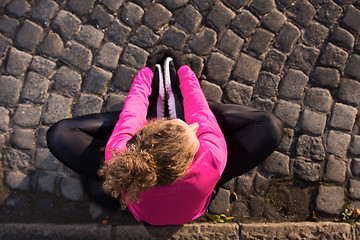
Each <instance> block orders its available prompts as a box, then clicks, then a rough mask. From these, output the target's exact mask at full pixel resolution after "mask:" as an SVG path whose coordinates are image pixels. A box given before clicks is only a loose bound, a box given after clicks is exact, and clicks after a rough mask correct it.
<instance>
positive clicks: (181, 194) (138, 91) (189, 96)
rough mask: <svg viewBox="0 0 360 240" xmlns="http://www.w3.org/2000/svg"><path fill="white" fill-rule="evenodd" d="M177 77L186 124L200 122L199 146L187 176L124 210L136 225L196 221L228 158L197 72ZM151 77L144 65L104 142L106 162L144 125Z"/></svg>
mask: <svg viewBox="0 0 360 240" xmlns="http://www.w3.org/2000/svg"><path fill="white" fill-rule="evenodd" d="M178 75H179V79H180V89H181V93H182V95H183V97H184V102H183V104H184V112H185V120H186V122H187V123H188V124H191V123H195V122H197V123H198V124H199V129H198V131H197V137H198V139H199V142H200V148H199V150H198V152H197V153H196V155H195V157H194V159H193V161H192V163H191V167H190V168H189V170H188V172H187V173H186V174H185V176H183V177H182V178H181V179H180V180H178V181H176V182H175V183H173V184H170V185H166V186H156V187H153V188H152V189H150V190H147V191H144V192H143V193H142V195H141V199H140V201H139V202H134V203H132V204H131V205H129V206H128V208H129V210H130V211H131V212H132V214H133V215H134V217H135V218H136V219H137V220H138V221H145V222H147V223H150V224H153V225H178V224H184V223H187V222H189V221H191V220H194V219H196V218H198V217H200V216H201V215H202V214H203V213H204V212H205V210H206V209H207V207H208V205H209V201H210V199H211V194H212V190H213V188H214V187H215V185H216V183H217V181H218V180H219V179H220V176H221V174H222V172H223V171H224V168H225V165H226V159H227V148H226V142H225V139H224V135H223V133H222V132H221V129H220V127H219V125H218V123H217V121H216V118H215V116H214V114H213V113H212V112H211V110H210V108H209V105H208V103H207V100H206V98H205V96H204V93H203V92H202V90H201V88H200V84H199V81H198V79H197V78H196V75H195V73H194V72H193V71H192V70H191V69H190V67H188V66H186V65H184V66H182V67H181V68H179V70H178ZM152 79H153V73H152V71H151V70H150V69H149V68H147V67H145V68H143V69H141V70H140V71H139V72H138V74H137V75H136V76H135V78H134V82H133V84H132V86H131V89H130V92H129V94H128V96H127V98H126V100H125V104H124V108H123V110H122V112H121V114H120V117H119V120H118V122H117V124H116V126H115V128H114V131H113V133H112V135H111V136H110V138H109V140H108V142H107V146H106V151H105V159H106V161H109V160H110V159H111V151H110V149H113V151H114V150H115V151H124V150H125V149H126V143H127V142H128V141H129V140H130V139H131V138H132V137H133V136H134V134H135V133H136V132H137V131H139V130H140V129H141V128H142V127H143V126H144V125H145V124H146V122H147V120H146V116H147V109H148V105H149V101H148V97H149V96H150V94H151V82H152Z"/></svg>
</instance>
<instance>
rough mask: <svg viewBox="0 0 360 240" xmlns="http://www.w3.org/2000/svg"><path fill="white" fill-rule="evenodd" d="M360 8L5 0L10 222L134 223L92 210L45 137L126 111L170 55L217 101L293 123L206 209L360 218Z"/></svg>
mask: <svg viewBox="0 0 360 240" xmlns="http://www.w3.org/2000/svg"><path fill="white" fill-rule="evenodd" d="M359 9H360V1H359V0H357V1H355V0H309V1H308V0H294V1H292V0H277V1H274V0H252V1H251V0H250V1H249V0H222V1H220V0H163V1H158V0H157V1H151V0H133V1H124V0H0V66H1V68H0V86H1V87H0V105H1V106H0V146H1V148H2V150H1V162H0V222H3V223H4V222H24V223H26V222H47V223H69V222H74V223H84V222H87V223H88V222H90V223H99V222H100V220H104V219H105V217H106V216H110V221H112V222H120V223H134V222H135V220H134V219H133V218H132V216H131V214H129V213H128V212H117V211H114V210H113V209H108V208H105V207H103V206H100V205H99V204H97V203H95V202H94V201H92V200H90V198H89V196H88V194H87V191H85V190H84V186H83V183H82V180H81V178H80V177H79V176H78V175H77V174H75V173H74V172H72V171H71V170H69V169H67V168H66V167H65V166H63V165H62V164H60V163H59V162H58V161H57V160H56V159H55V158H54V157H53V156H52V155H51V154H50V153H49V151H48V149H47V146H46V140H45V134H46V131H47V129H48V128H49V126H51V124H53V123H55V122H57V121H58V120H61V119H64V118H69V117H71V116H73V117H75V116H81V115H84V114H89V113H97V112H106V111H115V110H119V109H121V108H122V105H123V103H124V100H125V98H126V94H127V91H128V90H129V88H130V86H131V83H132V79H133V77H134V75H135V74H136V73H137V71H138V70H139V69H141V68H142V67H144V66H145V63H146V61H147V58H148V56H149V54H150V53H151V52H152V51H153V50H154V49H156V48H162V47H166V48H173V49H176V50H179V51H181V52H183V53H184V56H185V61H186V63H187V64H189V65H190V66H191V67H192V68H193V70H194V71H195V72H196V74H197V75H198V77H199V79H200V80H201V86H202V88H203V90H204V92H205V95H206V96H207V98H208V99H210V100H212V101H217V102H219V101H222V102H230V103H235V104H241V105H248V106H252V107H255V108H258V109H265V110H267V111H270V112H273V113H274V114H276V115H277V116H279V117H280V118H281V119H282V120H283V122H284V124H285V136H284V138H283V141H282V143H281V145H280V147H279V148H278V149H277V151H275V152H274V154H272V155H271V156H270V157H269V158H268V159H267V160H266V161H265V162H264V163H263V164H262V165H261V166H259V167H258V168H257V169H255V170H253V171H251V172H249V173H248V174H246V175H244V176H240V177H238V178H237V179H233V180H232V181H230V182H228V183H226V184H225V185H224V186H223V187H222V188H220V190H219V192H218V194H217V195H216V197H215V198H214V199H213V201H212V202H211V204H210V207H209V211H210V212H212V213H215V214H220V213H225V214H227V215H231V216H234V217H235V220H234V221H241V222H262V221H276V222H278V221H304V220H309V219H313V217H314V215H315V217H317V219H325V220H329V219H331V218H332V217H336V216H337V215H338V214H339V213H340V211H341V210H342V208H343V207H344V205H345V204H349V205H353V206H355V207H358V208H360V131H359V124H360V122H359V121H360V120H359V113H358V112H359V104H360V41H359V33H360V10H359ZM200 220H204V219H200Z"/></svg>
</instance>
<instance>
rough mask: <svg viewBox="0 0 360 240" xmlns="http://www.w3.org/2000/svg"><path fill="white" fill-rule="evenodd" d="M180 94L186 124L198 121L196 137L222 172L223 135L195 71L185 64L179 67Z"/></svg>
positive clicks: (224, 154) (223, 166) (225, 156)
mask: <svg viewBox="0 0 360 240" xmlns="http://www.w3.org/2000/svg"><path fill="white" fill-rule="evenodd" d="M178 75H179V79H180V89H181V94H182V95H183V98H184V102H183V104H184V114H185V121H186V122H187V123H188V124H192V123H195V122H196V123H198V124H199V129H198V131H197V137H198V139H199V141H200V144H201V145H202V146H203V147H204V148H205V149H210V150H211V151H212V152H213V153H214V156H216V157H215V159H213V161H215V164H216V167H217V168H218V169H219V170H220V172H221V173H222V172H223V170H224V168H225V165H226V159H227V147H226V142H225V138H224V135H223V133H222V131H221V129H220V127H219V124H218V123H217V121H216V118H215V116H214V114H213V113H212V111H211V110H210V107H209V104H208V102H207V100H206V98H205V95H204V93H203V91H202V89H201V87H200V83H199V80H198V79H197V77H196V75H195V73H194V72H193V71H192V70H191V68H190V67H189V66H187V65H184V66H182V67H180V68H179V70H178Z"/></svg>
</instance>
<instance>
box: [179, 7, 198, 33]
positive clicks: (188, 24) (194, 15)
mask: <svg viewBox="0 0 360 240" xmlns="http://www.w3.org/2000/svg"><path fill="white" fill-rule="evenodd" d="M201 19H202V16H201V14H200V13H199V12H198V11H197V10H196V9H195V8H194V7H193V6H192V5H190V4H188V5H187V6H186V7H185V8H184V10H182V12H181V13H180V14H179V15H178V16H177V18H176V22H177V23H179V24H180V25H181V26H183V27H184V28H185V29H186V30H188V31H189V32H193V31H194V30H195V29H197V28H198V27H199V25H200V23H201Z"/></svg>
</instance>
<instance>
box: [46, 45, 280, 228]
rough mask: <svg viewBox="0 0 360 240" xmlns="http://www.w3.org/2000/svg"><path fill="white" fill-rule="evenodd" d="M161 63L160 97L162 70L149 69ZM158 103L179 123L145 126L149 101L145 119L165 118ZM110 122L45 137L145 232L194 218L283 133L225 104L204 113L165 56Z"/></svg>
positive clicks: (99, 120) (90, 122)
mask: <svg viewBox="0 0 360 240" xmlns="http://www.w3.org/2000/svg"><path fill="white" fill-rule="evenodd" d="M166 57H171V58H172V59H174V61H173V63H174V66H175V69H176V71H177V76H178V78H176V77H174V75H172V77H170V79H171V81H172V83H169V81H168V80H167V79H169V78H167V79H165V86H164V88H165V89H166V91H165V94H164V93H163V92H162V89H164V88H163V87H162V83H163V81H161V80H162V78H161V75H162V74H161V72H162V70H161V67H159V66H157V67H155V65H156V63H159V62H161V60H160V59H164V58H166ZM165 66H167V65H165ZM154 72H155V76H156V77H155V78H154ZM165 75H169V71H165ZM153 78H154V80H153ZM158 79H159V80H160V81H158ZM177 81H179V84H174V83H177ZM176 85H177V88H179V87H180V88H179V89H180V90H178V89H176ZM152 88H153V89H152ZM152 90H153V92H152ZM180 92H181V94H180V95H179V93H180ZM154 94H155V99H156V102H154V101H153V99H154ZM169 95H170V96H172V97H169ZM164 98H167V99H168V103H169V109H168V110H169V112H174V106H176V107H175V108H176V112H178V113H179V114H178V115H179V116H180V117H181V116H182V114H181V110H182V109H183V116H184V120H185V121H183V120H181V119H161V120H151V121H148V120H147V115H148V108H149V99H150V100H152V101H151V103H150V109H149V112H156V117H162V116H161V115H162V113H164V115H166V113H167V111H166V110H165V111H162V110H159V108H161V103H162V102H163V100H164ZM182 98H183V99H182ZM171 99H172V100H171ZM174 99H175V105H173V107H171V106H170V105H171V104H174V101H173V100H174ZM165 102H166V101H165ZM181 103H182V104H181ZM155 105H156V111H154V109H152V108H153V107H154V106H155ZM179 105H180V107H179ZM159 114H160V116H159ZM116 115H117V114H114V113H104V114H94V115H88V116H82V117H78V118H75V119H67V120H62V121H60V122H59V123H56V124H55V125H54V126H52V127H51V128H50V129H49V131H48V135H47V136H48V146H49V149H50V150H51V151H52V153H53V154H54V155H55V156H56V157H57V158H58V159H59V160H60V161H62V162H63V163H64V164H65V165H67V166H68V167H70V168H71V169H73V170H74V171H76V172H78V173H80V174H82V175H85V176H87V177H91V178H98V175H97V173H98V174H99V175H101V176H102V177H103V178H104V179H105V180H104V184H103V189H104V191H105V192H107V193H111V194H112V196H113V197H115V198H119V200H120V202H121V203H122V205H123V206H127V208H128V209H129V210H130V211H131V212H132V214H133V215H134V217H135V218H136V219H137V220H138V221H144V222H147V223H150V224H153V225H174V224H184V223H187V222H189V221H191V220H194V219H196V218H198V217H200V216H201V215H202V214H203V213H204V212H205V210H206V208H207V207H208V204H209V202H210V199H211V196H212V192H213V189H214V188H215V186H216V185H217V184H218V185H222V184H223V183H225V182H226V181H228V180H230V179H231V178H234V177H236V176H239V175H241V174H243V173H245V172H247V171H249V170H250V169H252V168H254V167H255V166H257V165H258V164H259V163H261V162H262V161H263V160H264V159H266V157H267V156H269V155H270V154H271V153H272V152H273V151H274V149H275V148H276V147H277V146H278V145H279V143H280V141H281V138H282V134H283V125H282V123H281V121H280V120H279V119H278V118H277V117H275V116H274V115H272V114H270V113H267V112H264V111H258V110H254V109H250V108H247V107H244V106H238V105H232V104H221V103H210V106H209V104H208V102H207V101H206V98H205V96H204V94H203V92H202V90H201V88H200V84H199V82H198V79H197V78H196V75H195V73H194V72H193V71H192V70H191V69H190V67H188V66H186V65H183V64H182V61H181V58H180V57H179V56H177V55H176V54H174V53H173V52H171V51H168V52H165V53H164V52H160V53H157V54H154V55H152V56H151V57H150V58H149V61H148V63H147V67H145V68H143V69H141V70H140V71H139V72H138V74H137V75H136V76H135V78H134V81H133V84H132V87H131V89H130V91H129V93H128V96H127V98H126V101H125V104H124V107H123V110H122V112H121V114H120V116H119V118H118V119H117V117H116ZM152 117H154V116H152ZM114 126H115V127H114ZM111 132H112V133H111ZM104 146H106V149H105V163H104V165H103V166H102V167H100V165H101V155H100V154H99V149H101V148H103V147H104ZM99 168H100V170H99V171H98V169H99ZM97 171H98V172H97Z"/></svg>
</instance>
